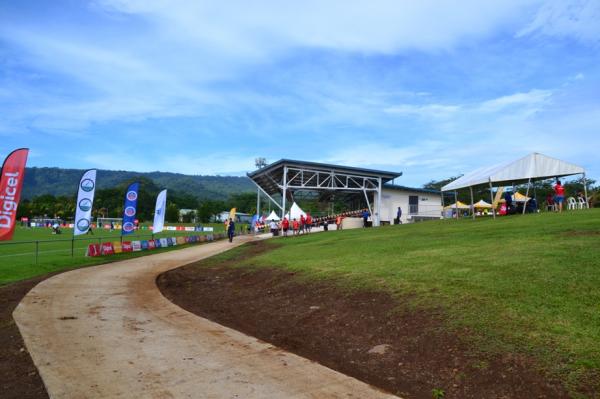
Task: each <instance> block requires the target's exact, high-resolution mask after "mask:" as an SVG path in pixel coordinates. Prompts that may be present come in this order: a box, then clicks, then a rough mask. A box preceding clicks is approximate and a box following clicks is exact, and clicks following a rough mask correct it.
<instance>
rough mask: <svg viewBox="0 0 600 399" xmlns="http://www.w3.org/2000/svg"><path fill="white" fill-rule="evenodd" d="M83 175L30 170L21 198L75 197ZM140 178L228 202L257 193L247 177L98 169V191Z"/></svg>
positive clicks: (52, 169)
mask: <svg viewBox="0 0 600 399" xmlns="http://www.w3.org/2000/svg"><path fill="white" fill-rule="evenodd" d="M83 172H84V171H83V170H79V169H61V168H37V167H34V168H27V170H26V172H25V182H24V185H23V194H22V197H23V199H31V198H33V197H35V196H38V195H42V194H52V195H54V196H60V195H66V196H74V195H75V194H76V192H77V183H78V182H79V179H80V178H81V175H82V174H83ZM138 176H140V177H145V178H148V179H151V180H152V181H153V182H154V183H156V185H157V186H158V187H161V188H167V189H170V190H175V191H177V192H179V193H186V194H190V195H193V196H194V197H196V198H198V199H212V200H225V199H227V198H228V197H229V196H230V195H231V194H237V193H241V192H249V191H254V190H255V186H254V184H253V183H252V182H251V181H250V179H248V178H247V177H245V176H244V177H239V176H191V175H184V174H180V173H167V172H148V173H142V172H129V171H120V170H119V171H116V170H98V175H97V177H96V182H97V185H98V188H99V189H103V188H112V187H116V186H118V185H119V184H122V183H124V182H125V181H131V180H132V179H134V178H136V177H138Z"/></svg>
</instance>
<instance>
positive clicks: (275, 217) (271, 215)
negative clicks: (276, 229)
mask: <svg viewBox="0 0 600 399" xmlns="http://www.w3.org/2000/svg"><path fill="white" fill-rule="evenodd" d="M267 220H281V219H280V218H279V216H277V214H276V213H275V211H271V213H270V214H269V216H267Z"/></svg>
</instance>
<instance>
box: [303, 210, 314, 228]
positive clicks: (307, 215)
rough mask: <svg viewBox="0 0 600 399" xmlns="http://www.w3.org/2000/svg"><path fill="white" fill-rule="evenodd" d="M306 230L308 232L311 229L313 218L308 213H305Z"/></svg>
mask: <svg viewBox="0 0 600 399" xmlns="http://www.w3.org/2000/svg"><path fill="white" fill-rule="evenodd" d="M305 222H306V232H307V233H310V230H311V229H312V224H313V219H312V216H310V213H307V214H306V220H305Z"/></svg>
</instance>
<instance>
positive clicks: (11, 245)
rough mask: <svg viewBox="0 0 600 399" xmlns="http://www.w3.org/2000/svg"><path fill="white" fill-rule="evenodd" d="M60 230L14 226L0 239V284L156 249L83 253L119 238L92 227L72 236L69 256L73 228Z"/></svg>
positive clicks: (143, 234) (142, 234) (142, 235)
mask: <svg viewBox="0 0 600 399" xmlns="http://www.w3.org/2000/svg"><path fill="white" fill-rule="evenodd" d="M207 226H209V225H207ZM210 226H212V227H213V228H214V232H215V233H221V232H223V231H224V228H223V225H222V224H211V225H210ZM62 231H63V233H62V234H59V235H55V234H52V230H51V229H48V228H32V229H27V228H23V227H20V226H19V227H17V228H16V230H15V234H14V237H13V240H12V241H5V242H2V243H0V285H4V284H8V283H10V282H13V281H18V280H23V279H26V278H31V277H35V276H39V275H42V274H46V273H50V272H54V271H58V270H63V269H69V268H74V267H78V266H84V265H94V264H99V263H104V262H108V261H116V260H122V259H125V258H130V257H136V256H143V255H148V254H150V253H156V251H152V252H149V251H144V252H136V253H128V254H119V255H115V256H111V257H98V258H89V257H86V256H85V251H86V249H87V246H88V245H89V244H91V243H98V242H100V241H102V242H106V241H119V239H120V234H121V233H120V231H112V232H111V231H109V230H94V235H85V236H79V237H77V238H76V239H75V241H74V251H73V255H74V256H71V239H72V238H73V230H72V229H63V230H62ZM191 234H202V233H192V232H184V231H164V232H162V233H160V234H157V235H156V237H158V238H160V237H177V236H181V235H191ZM151 237H152V233H151V231H150V230H139V232H137V233H134V234H131V235H129V236H128V238H127V240H140V239H149V238H151ZM36 241H37V243H36ZM36 246H37V259H36ZM175 248H177V247H175ZM165 250H170V248H169V249H167V248H165V249H159V250H158V251H165Z"/></svg>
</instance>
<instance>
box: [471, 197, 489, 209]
mask: <svg viewBox="0 0 600 399" xmlns="http://www.w3.org/2000/svg"><path fill="white" fill-rule="evenodd" d="M473 207H474V208H491V207H492V204H488V203H487V202H485V201H484V200H482V199H481V200H479V201H478V202H476V203H474V204H473Z"/></svg>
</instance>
